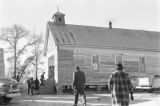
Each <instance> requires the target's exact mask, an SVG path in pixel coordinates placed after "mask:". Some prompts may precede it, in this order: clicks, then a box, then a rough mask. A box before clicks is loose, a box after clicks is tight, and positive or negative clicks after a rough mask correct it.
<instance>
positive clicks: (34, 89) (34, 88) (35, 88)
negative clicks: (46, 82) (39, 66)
mask: <svg viewBox="0 0 160 106" xmlns="http://www.w3.org/2000/svg"><path fill="white" fill-rule="evenodd" d="M27 84H28V95H29V94H30V93H31V95H34V94H35V93H36V94H38V93H39V86H40V82H39V80H38V78H37V77H36V79H35V80H34V79H33V78H32V77H31V78H29V79H28V80H27Z"/></svg>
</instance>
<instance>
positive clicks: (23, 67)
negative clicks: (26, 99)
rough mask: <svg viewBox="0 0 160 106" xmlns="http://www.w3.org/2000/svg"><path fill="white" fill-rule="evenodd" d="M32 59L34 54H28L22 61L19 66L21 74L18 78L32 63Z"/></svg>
mask: <svg viewBox="0 0 160 106" xmlns="http://www.w3.org/2000/svg"><path fill="white" fill-rule="evenodd" d="M33 60H34V56H29V57H27V58H26V60H25V61H24V63H23V65H21V66H20V71H21V75H20V78H22V76H23V75H24V74H25V73H26V70H27V68H28V67H29V66H30V65H31V64H32V61H33Z"/></svg>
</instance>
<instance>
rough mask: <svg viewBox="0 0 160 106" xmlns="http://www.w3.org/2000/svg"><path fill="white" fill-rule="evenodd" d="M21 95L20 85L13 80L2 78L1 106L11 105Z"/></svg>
mask: <svg viewBox="0 0 160 106" xmlns="http://www.w3.org/2000/svg"><path fill="white" fill-rule="evenodd" d="M20 95H21V92H20V84H19V83H18V82H17V81H16V80H14V79H11V78H0V104H6V103H9V102H10V101H11V100H12V98H14V97H18V96H20Z"/></svg>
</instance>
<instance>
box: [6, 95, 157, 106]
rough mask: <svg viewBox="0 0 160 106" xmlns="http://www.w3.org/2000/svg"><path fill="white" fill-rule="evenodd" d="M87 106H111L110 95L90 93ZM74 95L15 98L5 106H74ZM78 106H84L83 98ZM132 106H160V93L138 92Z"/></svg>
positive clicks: (131, 102) (131, 103)
mask: <svg viewBox="0 0 160 106" xmlns="http://www.w3.org/2000/svg"><path fill="white" fill-rule="evenodd" d="M86 95H87V106H111V98H110V94H109V93H100V94H99V93H88V92H86ZM73 101H74V95H72V94H63V95H34V96H31V95H26V94H25V95H22V96H20V97H17V98H14V99H13V100H12V101H11V102H10V104H7V105H5V106H72V104H73ZM78 106H82V101H81V97H80V98H79V103H78ZM130 106H160V93H159V92H155V93H147V92H138V93H135V94H134V101H130Z"/></svg>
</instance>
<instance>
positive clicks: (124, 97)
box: [108, 63, 133, 106]
mask: <svg viewBox="0 0 160 106" xmlns="http://www.w3.org/2000/svg"><path fill="white" fill-rule="evenodd" d="M128 76H129V75H128V74H127V73H125V72H123V65H122V64H121V63H118V64H117V69H116V71H115V72H113V74H112V75H111V76H110V78H109V81H108V88H109V90H110V92H111V98H112V106H129V94H130V96H131V99H132V100H133V87H132V84H131V81H130V79H129V77H128Z"/></svg>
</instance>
